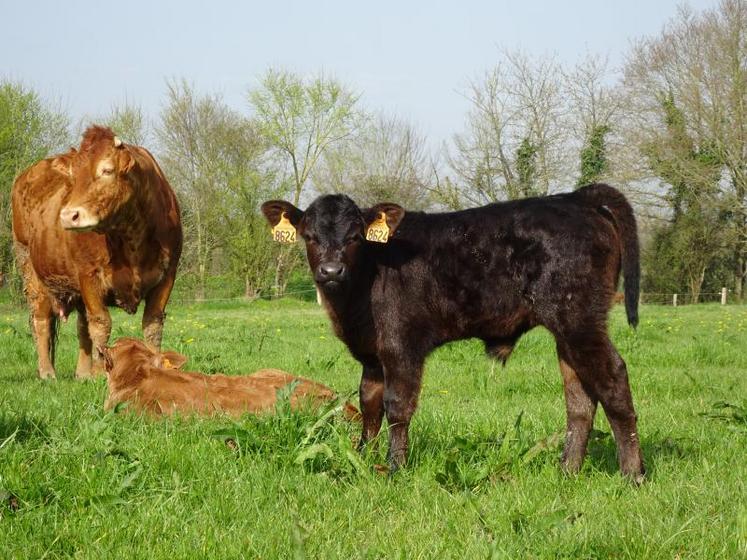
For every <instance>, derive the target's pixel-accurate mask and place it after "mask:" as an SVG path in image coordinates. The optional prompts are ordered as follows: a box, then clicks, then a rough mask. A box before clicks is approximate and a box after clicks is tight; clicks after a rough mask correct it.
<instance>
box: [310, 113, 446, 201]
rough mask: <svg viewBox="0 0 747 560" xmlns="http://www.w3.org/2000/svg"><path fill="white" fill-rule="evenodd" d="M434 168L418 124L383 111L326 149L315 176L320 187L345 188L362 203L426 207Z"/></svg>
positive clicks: (314, 181) (324, 189)
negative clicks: (432, 168)
mask: <svg viewBox="0 0 747 560" xmlns="http://www.w3.org/2000/svg"><path fill="white" fill-rule="evenodd" d="M430 172H431V171H430V161H429V154H428V152H427V150H426V145H425V137H424V136H422V135H421V134H420V133H418V131H417V130H416V129H415V127H414V126H413V125H411V124H409V123H407V122H405V121H403V120H401V119H398V118H396V117H391V116H385V115H383V114H379V115H377V116H375V117H373V118H372V119H370V120H369V121H368V122H367V124H366V125H365V126H363V127H361V129H360V130H359V131H358V133H357V134H356V135H355V136H353V137H351V138H350V139H348V140H346V141H344V142H340V143H338V144H337V145H336V146H334V147H332V148H331V149H329V150H327V152H326V153H325V154H324V157H323V158H322V160H321V162H320V164H319V166H318V167H317V169H316V170H315V172H314V173H313V174H312V180H313V183H314V186H315V187H316V188H317V190H319V191H320V192H344V193H346V194H349V195H351V196H352V197H353V198H354V199H355V200H356V202H358V204H362V205H373V204H376V203H377V202H382V201H386V200H388V201H394V202H397V203H399V204H401V205H403V206H405V207H406V208H410V209H423V208H426V207H428V206H429V204H430V193H429V190H428V183H429V180H430Z"/></svg>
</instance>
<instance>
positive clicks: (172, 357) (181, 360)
mask: <svg viewBox="0 0 747 560" xmlns="http://www.w3.org/2000/svg"><path fill="white" fill-rule="evenodd" d="M186 363H187V356H185V355H183V354H180V353H179V352H174V351H173V350H166V351H165V352H161V353H160V354H158V355H156V364H155V365H156V367H158V368H163V369H181V367H182V366H183V365H184V364H186Z"/></svg>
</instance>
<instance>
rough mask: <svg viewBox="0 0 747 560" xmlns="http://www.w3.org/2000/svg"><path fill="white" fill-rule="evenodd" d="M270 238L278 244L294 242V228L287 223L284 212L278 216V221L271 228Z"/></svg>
mask: <svg viewBox="0 0 747 560" xmlns="http://www.w3.org/2000/svg"><path fill="white" fill-rule="evenodd" d="M272 238H273V239H274V240H275V241H277V242H278V243H295V242H296V228H294V227H293V224H291V223H290V221H288V217H287V216H286V215H285V212H283V215H282V216H280V221H279V222H278V223H277V224H275V227H274V228H272Z"/></svg>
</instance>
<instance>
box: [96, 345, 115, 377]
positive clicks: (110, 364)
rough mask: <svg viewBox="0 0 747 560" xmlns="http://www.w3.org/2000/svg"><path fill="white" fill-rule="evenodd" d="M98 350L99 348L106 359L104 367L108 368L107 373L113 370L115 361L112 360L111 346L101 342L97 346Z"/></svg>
mask: <svg viewBox="0 0 747 560" xmlns="http://www.w3.org/2000/svg"><path fill="white" fill-rule="evenodd" d="M96 350H98V352H99V354H100V355H101V357H102V358H103V360H104V369H106V373H109V372H111V370H112V369H114V362H113V361H112V353H111V348H109V347H108V346H105V345H102V344H99V345H98V346H96Z"/></svg>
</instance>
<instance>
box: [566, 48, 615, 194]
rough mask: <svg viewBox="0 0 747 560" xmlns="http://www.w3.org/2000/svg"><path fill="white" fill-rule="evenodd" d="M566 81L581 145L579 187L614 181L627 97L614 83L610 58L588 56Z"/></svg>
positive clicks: (575, 133) (573, 126) (571, 121)
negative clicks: (613, 154)
mask: <svg viewBox="0 0 747 560" xmlns="http://www.w3.org/2000/svg"><path fill="white" fill-rule="evenodd" d="M563 81H564V84H563V90H564V93H565V95H566V97H567V100H568V104H569V119H568V123H569V125H570V128H571V130H572V132H573V134H572V136H573V140H575V141H576V142H578V141H580V142H581V145H580V147H579V159H580V161H579V168H580V174H579V178H578V180H577V181H576V185H577V186H579V187H580V186H583V185H587V184H589V183H593V182H597V181H602V180H610V179H612V180H613V181H614V173H613V170H612V169H611V158H610V152H615V151H616V149H617V148H618V145H619V142H616V141H615V140H616V139H617V138H619V130H618V128H619V117H620V112H621V109H622V106H623V101H622V99H623V98H622V95H621V94H620V92H619V91H618V88H617V86H616V84H615V83H614V82H613V81H612V73H611V71H610V68H609V59H608V58H607V57H606V56H601V55H598V54H592V53H587V54H586V56H585V57H584V58H583V59H582V60H581V61H580V62H579V63H578V64H576V66H575V67H574V68H573V69H572V70H570V71H568V72H564V80H563ZM571 144H575V142H573V141H572V142H571Z"/></svg>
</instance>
